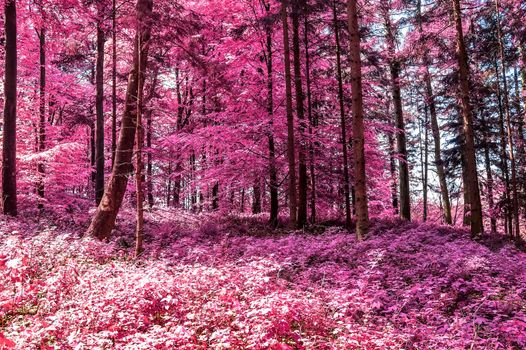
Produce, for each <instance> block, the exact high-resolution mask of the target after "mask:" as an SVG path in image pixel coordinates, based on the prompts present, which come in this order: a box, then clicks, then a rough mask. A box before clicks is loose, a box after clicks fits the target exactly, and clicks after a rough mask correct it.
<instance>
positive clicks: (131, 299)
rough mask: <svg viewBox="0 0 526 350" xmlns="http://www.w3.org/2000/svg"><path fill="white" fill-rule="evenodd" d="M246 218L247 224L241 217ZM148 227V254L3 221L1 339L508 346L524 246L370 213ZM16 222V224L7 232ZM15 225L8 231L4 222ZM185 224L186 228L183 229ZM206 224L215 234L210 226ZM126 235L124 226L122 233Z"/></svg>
mask: <svg viewBox="0 0 526 350" xmlns="http://www.w3.org/2000/svg"><path fill="white" fill-rule="evenodd" d="M240 225H241V226H242V224H240ZM241 226H233V225H230V227H228V226H226V225H221V224H220V223H218V224H217V225H216V226H213V224H205V225H204V226H203V227H202V228H201V229H200V230H199V231H200V233H199V234H197V235H196V234H193V231H191V230H183V229H180V230H177V231H180V233H176V232H173V229H170V227H169V226H166V225H165V226H163V225H161V226H160V227H161V229H159V230H158V231H157V232H151V237H150V240H149V242H150V243H148V246H147V251H148V252H149V253H148V255H146V256H144V257H143V258H142V259H139V260H130V258H128V257H129V256H130V252H129V251H128V250H127V248H126V245H124V244H122V241H119V240H118V241H117V243H115V244H114V245H106V244H104V243H98V242H95V241H91V240H85V241H82V240H78V239H77V238H74V237H73V236H71V235H66V234H59V233H58V232H54V231H53V230H46V231H44V232H43V233H41V234H40V235H39V236H36V237H32V238H30V239H29V238H23V237H22V236H23V235H22V234H21V233H20V232H23V231H26V233H27V232H31V231H32V230H36V229H37V228H36V227H33V226H31V225H27V226H23V225H21V224H17V225H15V224H14V223H13V222H11V223H6V225H5V227H6V229H5V230H3V231H4V233H2V235H1V236H0V237H1V238H0V239H1V245H0V247H1V248H0V277H1V279H2V281H3V283H2V287H1V289H0V290H1V293H0V324H2V327H3V332H4V333H3V335H1V336H0V342H3V343H0V344H3V345H2V346H4V347H10V346H14V345H13V344H16V346H15V348H17V349H27V348H60V349H70V348H71V349H93V348H109V347H115V348H122V349H172V348H178V349H204V348H211V349H228V348H231V349H239V348H251V349H313V348H316V349H422V348H425V349H465V348H473V349H482V348H486V349H512V348H516V349H519V348H522V347H524V346H526V336H525V334H526V312H525V310H524V308H523V306H524V302H525V299H526V295H525V293H526V265H525V261H526V255H525V254H524V253H521V252H518V251H517V250H516V249H515V248H512V247H511V246H508V245H503V246H501V247H493V248H492V249H490V248H488V247H486V246H484V245H482V244H480V243H477V242H473V241H471V240H470V239H469V238H468V237H467V235H466V234H465V233H464V232H460V231H455V230H453V229H447V228H440V227H436V226H432V225H420V226H419V225H417V224H401V223H400V222H385V223H378V224H377V225H376V226H375V228H374V230H373V233H372V234H371V236H370V238H369V239H368V240H366V241H364V242H356V240H355V239H354V237H353V235H349V234H347V233H343V232H340V231H339V230H338V229H327V230H326V232H325V233H324V234H322V235H319V236H315V235H303V234H301V235H300V234H291V235H288V236H267V237H260V238H257V237H254V236H247V235H240V234H239V232H242V231H243V227H241ZM17 230H19V232H16V231H17ZM13 231H14V232H13ZM184 232H187V233H184ZM210 232H212V233H213V234H212V235H208V233H210ZM124 239H125V238H124Z"/></svg>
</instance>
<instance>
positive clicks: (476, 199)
mask: <svg viewBox="0 0 526 350" xmlns="http://www.w3.org/2000/svg"><path fill="white" fill-rule="evenodd" d="M452 2H453V12H454V17H455V26H456V31H457V34H456V40H457V59H458V65H459V81H460V95H461V101H462V117H463V125H464V137H465V147H464V149H465V156H466V173H467V180H468V182H467V183H466V184H465V186H464V191H468V192H469V197H470V205H471V207H470V209H471V210H470V211H471V215H470V222H471V235H472V237H475V236H478V235H480V234H482V233H483V231H484V227H483V223H482V206H481V204H480V190H479V181H478V176H477V160H476V156H475V140H474V139H475V136H474V131H473V117H472V111H471V105H470V97H469V94H470V90H469V65H468V55H467V52H466V46H465V43H464V33H463V31H462V13H461V10H460V1H459V0H452Z"/></svg>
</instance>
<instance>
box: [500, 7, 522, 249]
mask: <svg viewBox="0 0 526 350" xmlns="http://www.w3.org/2000/svg"><path fill="white" fill-rule="evenodd" d="M495 13H496V17H497V18H496V23H497V40H498V42H499V55H500V61H501V71H502V86H503V94H504V96H503V98H504V111H505V113H506V129H507V134H508V147H509V159H510V163H511V183H510V185H511V195H512V197H511V211H512V215H513V223H514V224H513V231H512V232H511V234H512V235H513V236H514V237H515V238H516V239H519V238H520V227H519V224H520V223H519V195H518V192H517V167H516V160H515V153H514V152H515V151H514V145H513V130H512V126H511V112H510V99H509V89H508V78H507V77H506V56H505V54H504V39H503V37H502V31H501V26H500V6H499V0H495Z"/></svg>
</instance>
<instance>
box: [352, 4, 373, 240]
mask: <svg viewBox="0 0 526 350" xmlns="http://www.w3.org/2000/svg"><path fill="white" fill-rule="evenodd" d="M356 2H357V0H348V1H347V13H348V18H349V46H350V53H349V55H350V61H351V88H352V114H353V122H352V131H353V133H352V140H353V152H354V181H355V192H356V197H355V198H356V206H355V208H356V236H357V238H358V240H361V239H362V238H363V236H365V235H366V234H367V231H368V230H369V209H368V205H367V182H366V175H365V130H364V122H363V92H362V61H361V58H360V28H359V26H358V11H357V8H356Z"/></svg>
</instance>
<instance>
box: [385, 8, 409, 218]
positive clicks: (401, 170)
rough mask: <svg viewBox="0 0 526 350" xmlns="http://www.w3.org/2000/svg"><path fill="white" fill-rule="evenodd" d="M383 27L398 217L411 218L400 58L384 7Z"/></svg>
mask: <svg viewBox="0 0 526 350" xmlns="http://www.w3.org/2000/svg"><path fill="white" fill-rule="evenodd" d="M384 11H385V13H384V17H385V18H384V19H385V29H386V33H387V46H388V50H389V56H390V58H389V71H390V74H391V93H392V98H393V106H394V112H395V126H396V128H397V132H396V145H397V151H398V157H399V160H398V176H399V177H400V178H399V185H400V217H401V218H402V219H404V220H411V196H410V188H409V164H408V158H407V144H406V143H407V142H406V130H405V121H404V112H403V108H402V94H401V87H400V71H401V65H400V60H399V59H398V58H396V52H395V43H396V37H395V34H394V32H393V27H392V22H391V16H390V13H389V9H387V8H385V9H384Z"/></svg>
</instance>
